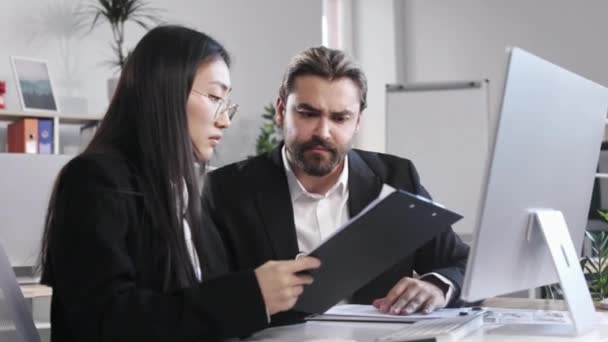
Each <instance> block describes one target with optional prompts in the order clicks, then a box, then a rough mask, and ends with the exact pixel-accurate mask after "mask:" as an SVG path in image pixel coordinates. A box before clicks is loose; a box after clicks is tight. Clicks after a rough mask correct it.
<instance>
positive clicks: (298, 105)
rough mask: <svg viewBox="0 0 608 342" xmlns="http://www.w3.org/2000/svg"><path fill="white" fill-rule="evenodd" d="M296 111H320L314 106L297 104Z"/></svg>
mask: <svg viewBox="0 0 608 342" xmlns="http://www.w3.org/2000/svg"><path fill="white" fill-rule="evenodd" d="M296 109H297V110H306V111H310V112H317V113H320V112H321V110H320V109H319V108H315V107H314V106H312V105H309V104H308V103H300V104H297V105H296Z"/></svg>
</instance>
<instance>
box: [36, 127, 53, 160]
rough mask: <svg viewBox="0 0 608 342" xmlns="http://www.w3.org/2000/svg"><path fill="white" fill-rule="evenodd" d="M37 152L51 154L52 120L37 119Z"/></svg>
mask: <svg viewBox="0 0 608 342" xmlns="http://www.w3.org/2000/svg"><path fill="white" fill-rule="evenodd" d="M38 153H40V154H53V120H51V119H38Z"/></svg>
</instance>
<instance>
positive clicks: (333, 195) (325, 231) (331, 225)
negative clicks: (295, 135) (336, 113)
mask: <svg viewBox="0 0 608 342" xmlns="http://www.w3.org/2000/svg"><path fill="white" fill-rule="evenodd" d="M281 155H282V157H283V166H284V167H285V174H286V175H287V184H288V185H289V193H290V195H291V204H292V206H293V218H294V223H295V226H296V236H297V239H298V249H299V251H300V253H308V252H310V251H312V250H313V249H315V248H316V247H317V246H318V245H320V244H321V242H323V241H324V240H325V239H326V238H327V237H329V236H331V235H332V234H333V233H334V232H335V231H337V230H338V228H340V227H342V226H343V225H344V224H345V223H346V222H348V220H349V217H350V215H349V212H348V196H349V191H348V155H346V156H344V168H343V169H342V173H341V174H340V177H339V178H338V181H337V182H336V184H334V185H333V186H332V187H331V188H330V189H329V191H327V193H325V194H314V193H310V192H308V191H307V190H306V189H305V188H304V186H303V185H302V183H301V182H300V180H298V178H297V177H296V175H295V173H294V172H293V170H292V169H291V165H290V164H289V161H288V159H287V150H286V148H285V146H283V148H282V149H281ZM430 275H433V276H435V277H437V278H438V279H439V280H441V281H442V282H444V283H446V284H447V285H448V286H449V288H448V291H447V292H446V294H445V298H446V302H449V301H450V299H451V298H452V293H453V292H454V285H453V284H452V282H451V281H450V280H449V279H447V278H446V277H444V276H442V275H441V274H439V273H434V272H432V273H427V274H424V275H422V276H421V277H420V278H424V277H427V276H430Z"/></svg>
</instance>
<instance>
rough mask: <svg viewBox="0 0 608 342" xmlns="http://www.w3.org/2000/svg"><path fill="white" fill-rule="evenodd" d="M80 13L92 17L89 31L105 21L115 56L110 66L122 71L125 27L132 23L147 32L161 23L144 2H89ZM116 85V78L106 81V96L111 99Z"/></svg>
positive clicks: (131, 0) (158, 13)
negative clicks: (108, 25) (108, 26)
mask: <svg viewBox="0 0 608 342" xmlns="http://www.w3.org/2000/svg"><path fill="white" fill-rule="evenodd" d="M82 13H83V14H84V15H85V16H87V17H92V18H93V19H92V20H91V30H93V29H94V28H95V27H96V26H97V25H98V24H100V23H102V22H104V21H106V22H108V24H110V28H111V29H112V43H111V47H112V50H113V51H114V54H115V59H113V60H112V61H110V64H111V65H112V66H113V67H115V68H119V69H120V70H122V68H123V67H124V65H125V63H126V61H127V57H128V55H129V53H128V52H125V48H124V43H125V25H126V24H127V23H128V22H133V23H135V24H137V25H139V26H141V27H143V28H144V29H146V30H148V29H150V28H151V27H152V26H155V25H158V24H160V23H161V22H162V19H161V16H160V14H161V11H160V10H159V9H157V8H154V7H151V6H150V5H149V2H148V1H146V0H90V3H88V4H87V6H85V7H84V9H83V11H82ZM117 83H118V78H111V79H109V80H108V96H109V97H110V98H111V97H112V95H113V94H114V89H115V88H116V85H117Z"/></svg>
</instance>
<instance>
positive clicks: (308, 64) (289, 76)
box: [279, 46, 367, 110]
mask: <svg viewBox="0 0 608 342" xmlns="http://www.w3.org/2000/svg"><path fill="white" fill-rule="evenodd" d="M303 75H316V76H319V77H322V78H325V79H327V80H330V81H332V80H337V79H340V78H344V77H347V78H349V79H351V80H352V81H353V82H355V84H356V85H357V87H359V97H360V101H359V105H360V110H363V109H365V107H366V106H367V78H366V77H365V73H363V70H362V69H361V67H359V65H358V64H356V63H355V62H354V61H353V60H352V59H351V58H350V57H349V56H348V55H347V54H346V53H345V52H343V51H340V50H336V49H330V48H327V47H324V46H317V47H311V48H308V49H306V50H304V51H302V52H300V53H299V54H297V55H296V56H294V57H293V58H292V59H291V62H290V63H289V65H288V66H287V70H286V71H285V75H284V76H283V82H282V83H281V88H279V97H280V98H281V101H283V102H286V101H287V96H289V94H290V93H291V92H292V91H293V85H294V83H295V80H296V78H297V77H298V76H303Z"/></svg>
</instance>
